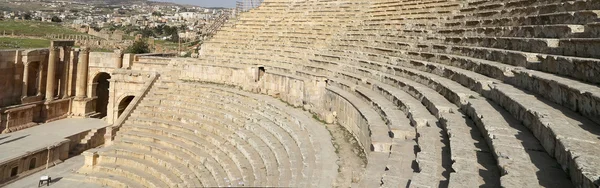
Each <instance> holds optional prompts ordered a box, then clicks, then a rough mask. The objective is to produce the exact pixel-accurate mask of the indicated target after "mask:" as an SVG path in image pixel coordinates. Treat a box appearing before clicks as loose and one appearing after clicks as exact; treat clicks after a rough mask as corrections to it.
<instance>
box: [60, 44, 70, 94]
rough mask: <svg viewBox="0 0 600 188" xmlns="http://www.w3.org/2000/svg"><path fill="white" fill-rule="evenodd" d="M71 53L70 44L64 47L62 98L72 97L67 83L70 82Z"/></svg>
mask: <svg viewBox="0 0 600 188" xmlns="http://www.w3.org/2000/svg"><path fill="white" fill-rule="evenodd" d="M70 55H71V47H70V46H65V47H63V66H62V70H61V75H62V78H61V80H60V95H61V98H63V99H64V98H67V97H70V96H69V92H68V90H67V89H69V88H68V87H67V84H68V83H69V77H70V75H69V66H70V65H69V60H70Z"/></svg>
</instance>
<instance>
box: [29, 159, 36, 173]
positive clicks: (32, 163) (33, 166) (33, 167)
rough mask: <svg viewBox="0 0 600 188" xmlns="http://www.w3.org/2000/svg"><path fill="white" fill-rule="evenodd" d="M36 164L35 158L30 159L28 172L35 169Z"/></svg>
mask: <svg viewBox="0 0 600 188" xmlns="http://www.w3.org/2000/svg"><path fill="white" fill-rule="evenodd" d="M36 162H37V158H35V157H34V158H31V160H29V170H33V169H35V167H37V166H36V164H35V163H36Z"/></svg>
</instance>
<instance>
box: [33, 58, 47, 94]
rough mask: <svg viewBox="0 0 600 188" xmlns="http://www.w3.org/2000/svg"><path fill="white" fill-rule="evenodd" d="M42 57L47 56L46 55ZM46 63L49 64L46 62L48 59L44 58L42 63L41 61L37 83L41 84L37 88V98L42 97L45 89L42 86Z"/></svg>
mask: <svg viewBox="0 0 600 188" xmlns="http://www.w3.org/2000/svg"><path fill="white" fill-rule="evenodd" d="M42 56H45V54H44V55H42ZM46 62H48V61H47V60H46V57H42V61H40V63H39V66H38V81H37V83H39V85H38V87H37V94H36V96H41V95H42V88H43V87H42V85H43V83H44V64H46Z"/></svg>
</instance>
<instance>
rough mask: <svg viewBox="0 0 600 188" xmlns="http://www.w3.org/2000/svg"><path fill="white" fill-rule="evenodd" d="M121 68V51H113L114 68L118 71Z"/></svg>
mask: <svg viewBox="0 0 600 188" xmlns="http://www.w3.org/2000/svg"><path fill="white" fill-rule="evenodd" d="M121 67H123V51H122V50H119V49H117V50H115V68H117V69H120V68H121Z"/></svg>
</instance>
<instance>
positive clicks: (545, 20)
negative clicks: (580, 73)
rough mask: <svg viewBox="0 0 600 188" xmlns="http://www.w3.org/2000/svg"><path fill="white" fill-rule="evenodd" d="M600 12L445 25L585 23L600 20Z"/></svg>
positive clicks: (456, 21)
mask: <svg viewBox="0 0 600 188" xmlns="http://www.w3.org/2000/svg"><path fill="white" fill-rule="evenodd" d="M598 14H599V13H598V12H597V11H595V10H581V11H567V12H553V13H548V14H537V15H531V16H514V17H498V18H485V19H482V18H477V19H473V20H467V19H462V18H461V19H454V20H450V21H448V22H446V23H444V25H445V26H446V27H461V28H462V27H486V26H514V25H556V24H571V25H584V24H588V23H593V22H598V21H600V18H598V16H599V15H598Z"/></svg>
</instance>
